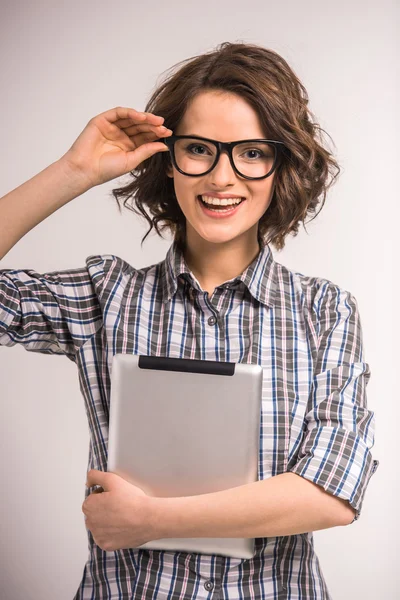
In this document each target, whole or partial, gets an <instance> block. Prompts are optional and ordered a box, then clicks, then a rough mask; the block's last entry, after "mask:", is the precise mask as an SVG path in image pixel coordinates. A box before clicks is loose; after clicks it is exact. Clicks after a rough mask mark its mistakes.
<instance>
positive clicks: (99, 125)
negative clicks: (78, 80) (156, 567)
mask: <svg viewBox="0 0 400 600" xmlns="http://www.w3.org/2000/svg"><path fill="white" fill-rule="evenodd" d="M163 121H164V118H163V117H159V116H156V115H153V114H152V113H143V112H138V111H137V110H134V109H133V108H125V107H120V106H119V107H117V108H112V109H110V110H107V111H106V112H103V113H101V114H99V115H97V116H96V117H93V119H90V121H89V123H88V124H87V125H86V127H85V129H84V130H83V131H82V133H81V134H80V135H79V137H78V138H77V139H76V140H75V142H74V143H73V144H72V146H71V148H70V149H69V150H68V151H67V152H66V153H65V154H64V156H62V157H61V158H60V161H61V162H63V163H66V164H67V165H68V167H69V168H72V170H73V171H76V172H78V173H79V174H80V175H83V176H84V178H85V179H86V181H87V182H88V185H89V186H90V187H94V186H96V185H100V184H101V183H105V182H106V181H110V180H111V179H115V178H116V177H120V176H121V175H125V174H126V173H129V172H130V171H132V170H133V169H135V168H136V167H137V166H138V165H139V164H140V163H141V162H143V161H144V160H145V159H146V158H149V157H150V156H152V155H153V154H156V153H157V152H165V151H167V150H168V148H167V146H166V145H165V144H163V143H162V142H157V141H154V140H157V139H158V138H160V137H168V136H169V135H171V134H172V131H171V130H170V129H165V128H164V129H162V123H163Z"/></svg>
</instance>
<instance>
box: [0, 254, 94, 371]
mask: <svg viewBox="0 0 400 600" xmlns="http://www.w3.org/2000/svg"><path fill="white" fill-rule="evenodd" d="M103 279H104V271H103V260H102V258H101V257H100V256H90V257H88V259H87V261H86V267H82V268H79V269H73V270H69V271H53V272H51V273H38V272H37V271H35V270H34V269H1V270H0V346H14V345H16V344H21V345H22V346H23V347H24V348H25V349H26V350H28V351H31V352H40V353H44V354H64V355H66V356H67V357H68V358H69V359H70V360H72V361H73V362H75V356H76V352H77V351H78V349H79V348H80V347H81V346H82V345H83V344H84V343H85V341H86V340H88V339H89V338H90V337H91V336H92V335H93V334H94V333H95V332H96V331H97V330H98V329H99V327H101V326H102V312H101V308H100V304H99V294H100V288H101V284H102V282H103Z"/></svg>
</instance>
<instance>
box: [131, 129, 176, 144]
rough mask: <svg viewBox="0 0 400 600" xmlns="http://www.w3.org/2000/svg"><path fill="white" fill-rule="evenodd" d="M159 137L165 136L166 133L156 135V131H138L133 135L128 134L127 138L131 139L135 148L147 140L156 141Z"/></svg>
mask: <svg viewBox="0 0 400 600" xmlns="http://www.w3.org/2000/svg"><path fill="white" fill-rule="evenodd" d="M160 137H167V136H166V135H164V134H163V135H161V136H160V135H157V134H156V133H152V132H149V133H138V134H137V135H133V136H130V137H129V139H130V140H131V142H132V144H133V145H134V146H135V148H139V147H140V146H142V145H143V144H146V143H147V142H153V143H156V141H157V140H158V139H159V138H160Z"/></svg>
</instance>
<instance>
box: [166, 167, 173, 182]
mask: <svg viewBox="0 0 400 600" xmlns="http://www.w3.org/2000/svg"><path fill="white" fill-rule="evenodd" d="M166 173H167V176H168V177H171V179H173V178H174V169H173V167H172V165H170V166H169V167H168V169H167V171H166Z"/></svg>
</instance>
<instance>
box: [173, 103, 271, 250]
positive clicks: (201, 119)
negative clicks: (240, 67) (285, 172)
mask: <svg viewBox="0 0 400 600" xmlns="http://www.w3.org/2000/svg"><path fill="white" fill-rule="evenodd" d="M173 133H174V134H175V135H196V136H200V137H205V138H210V139H214V140H218V141H221V142H232V141H236V140H246V139H255V138H266V139H268V135H267V133H268V132H266V131H263V129H262V127H261V123H260V121H259V118H258V115H257V113H256V112H255V111H254V109H253V108H252V107H251V106H250V105H249V104H248V103H247V102H246V101H245V100H243V99H242V98H241V97H240V96H237V95H236V94H232V93H227V92H218V91H204V92H201V93H199V94H198V95H197V96H196V97H195V98H194V99H193V101H192V102H191V103H190V105H189V106H188V108H187V110H186V113H185V114H184V117H183V119H182V121H181V122H180V124H179V126H178V128H177V129H175V130H174V132H173ZM275 173H276V171H274V173H273V174H272V175H270V176H269V177H267V178H266V179H260V180H258V181H257V180H256V181H252V180H249V179H244V178H243V177H240V175H238V174H237V173H235V171H234V170H233V168H232V166H231V164H230V161H229V156H228V155H227V154H226V153H221V155H220V158H219V161H218V164H217V165H216V167H214V169H213V170H212V171H211V172H210V173H208V174H207V175H204V176H202V177H188V176H186V175H183V174H182V173H179V171H177V170H176V169H175V168H174V167H173V166H172V167H171V168H170V169H169V171H168V176H169V177H173V179H174V188H175V194H176V197H177V200H178V203H179V206H180V208H181V210H182V212H183V214H184V215H185V217H186V233H187V240H186V241H187V242H188V243H189V244H190V241H191V240H192V239H194V238H196V237H200V238H202V240H205V241H208V242H210V243H217V244H219V243H224V242H225V243H226V242H231V241H233V240H235V239H236V240H237V241H239V239H241V238H242V239H243V241H244V243H246V244H248V243H249V242H250V243H253V244H254V243H255V242H256V241H257V230H258V221H259V220H260V218H261V217H262V216H263V214H264V213H265V211H266V210H267V208H268V206H269V204H270V201H271V199H272V195H273V191H274V178H275ZM213 192H216V193H218V192H219V193H229V195H230V197H232V198H236V197H244V198H245V199H246V200H245V201H244V202H242V203H241V205H240V206H239V208H238V210H237V211H236V213H235V214H233V215H232V216H226V217H222V218H213V217H212V216H210V215H208V214H207V213H205V212H204V210H203V208H202V206H201V204H200V201H199V200H198V196H199V195H203V194H207V193H208V194H207V195H211V196H212V193H213ZM218 214H219V213H218Z"/></svg>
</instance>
